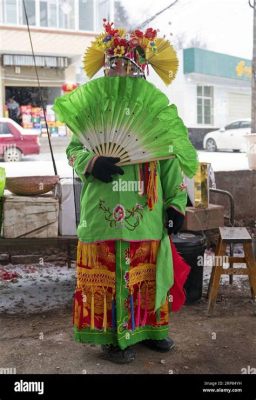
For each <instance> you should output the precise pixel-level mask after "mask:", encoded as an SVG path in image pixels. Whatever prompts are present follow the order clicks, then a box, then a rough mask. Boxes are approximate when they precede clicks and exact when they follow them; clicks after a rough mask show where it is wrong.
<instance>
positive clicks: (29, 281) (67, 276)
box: [0, 265, 256, 374]
mask: <svg viewBox="0 0 256 400" xmlns="http://www.w3.org/2000/svg"><path fill="white" fill-rule="evenodd" d="M15 272H16V274H15ZM209 272H210V267H206V268H205V271H204V293H205V291H206V289H207V284H208V281H209ZM8 274H9V275H8ZM1 276H2V280H0V281H1V282H0V283H1V285H0V304H1V308H0V326H1V331H0V368H16V372H17V373H22V374H23V373H50V374H56V373H57V374H58V373H72V374H86V373H87V374H118V373H124V374H141V373H145V374H155V373H160V374H202V373H210V374H213V373H216V374H231V373H234V374H240V373H241V372H245V371H252V368H256V336H255V332H256V306H255V304H253V303H252V302H251V300H250V296H249V293H250V291H249V286H248V283H247V279H246V277H238V276H237V277H235V281H234V284H233V286H230V285H229V284H228V281H227V278H225V279H223V280H222V284H221V290H220V293H219V298H218V302H217V304H216V308H215V311H214V313H213V315H212V316H211V317H208V316H207V313H206V308H207V302H206V299H205V296H203V298H202V299H201V300H200V301H199V302H198V303H196V304H193V305H190V306H184V307H183V309H182V310H181V312H179V313H177V314H174V315H172V316H171V320H170V336H171V337H172V338H173V339H174V340H175V343H176V347H175V349H174V350H172V351H171V352H170V353H167V354H166V353H165V354H161V353H155V352H153V351H151V350H149V349H146V348H144V347H143V346H142V345H140V344H138V345H136V346H135V349H136V352H137V358H136V360H135V361H134V362H133V363H132V364H129V365H124V366H120V365H115V364H112V363H110V362H108V361H105V360H103V359H102V357H101V351H100V348H99V347H98V346H94V345H88V344H80V343H76V342H74V340H73V334H72V294H73V290H74V286H75V271H74V268H72V269H68V268H66V267H62V268H58V267H54V266H51V265H44V266H39V265H34V266H33V265H31V266H30V267H28V266H26V267H25V266H11V265H9V266H5V267H2V270H1V271H0V277H1Z"/></svg>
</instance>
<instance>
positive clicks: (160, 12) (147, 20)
mask: <svg viewBox="0 0 256 400" xmlns="http://www.w3.org/2000/svg"><path fill="white" fill-rule="evenodd" d="M178 1H179V0H175V1H174V2H172V3H171V4H169V5H168V6H167V7H165V8H163V9H162V10H161V11H158V12H157V13H156V14H154V15H152V17H150V18H148V19H146V20H145V21H144V22H142V24H140V25H139V26H138V29H142V28H144V26H146V25H147V24H148V23H149V22H151V21H153V20H154V19H155V18H157V17H158V16H159V15H160V14H162V13H163V12H165V11H166V10H168V9H169V8H171V7H173V6H174V5H175V4H176V3H177V2H178Z"/></svg>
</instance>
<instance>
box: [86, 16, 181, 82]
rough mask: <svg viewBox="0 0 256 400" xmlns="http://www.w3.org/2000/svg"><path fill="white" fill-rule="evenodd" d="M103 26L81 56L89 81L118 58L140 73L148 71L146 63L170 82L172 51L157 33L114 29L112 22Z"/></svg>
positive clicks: (174, 59)
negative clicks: (128, 61) (102, 30)
mask: <svg viewBox="0 0 256 400" xmlns="http://www.w3.org/2000/svg"><path fill="white" fill-rule="evenodd" d="M103 27H104V32H103V33H101V34H100V35H98V36H97V37H96V39H95V40H94V41H93V42H92V44H91V47H89V48H88V49H87V50H86V53H85V55H84V59H83V64H84V70H85V72H86V74H87V76H88V77H89V78H92V77H93V76H94V75H95V74H96V72H98V71H99V70H100V68H102V67H105V68H106V69H108V68H110V60H111V59H112V60H113V57H114V58H117V57H120V58H126V59H129V60H131V61H132V62H133V64H134V63H135V64H136V65H137V66H138V68H139V69H140V70H141V71H143V72H144V71H145V69H147V71H148V65H149V64H150V65H151V66H152V67H153V68H154V70H155V71H156V73H157V74H158V75H159V76H160V78H161V79H162V80H163V81H164V82H165V83H166V84H167V85H168V84H170V83H171V82H172V80H173V79H174V78H175V75H176V72H177V69H178V59H177V56H176V52H175V50H174V49H173V47H172V45H171V44H170V42H169V41H168V40H166V39H164V38H157V33H158V31H157V30H154V29H152V28H147V29H146V30H145V32H143V31H141V30H139V29H136V30H134V31H131V32H126V31H125V30H124V29H120V28H119V29H115V28H114V24H113V22H112V23H110V22H108V21H107V20H106V19H104V20H103Z"/></svg>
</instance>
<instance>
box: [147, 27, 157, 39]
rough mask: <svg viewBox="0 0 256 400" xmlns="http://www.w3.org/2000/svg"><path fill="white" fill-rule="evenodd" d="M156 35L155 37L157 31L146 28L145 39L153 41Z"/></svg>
mask: <svg viewBox="0 0 256 400" xmlns="http://www.w3.org/2000/svg"><path fill="white" fill-rule="evenodd" d="M156 35H157V31H156V30H155V29H153V28H148V29H147V30H146V32H145V37H146V38H147V39H155V37H156Z"/></svg>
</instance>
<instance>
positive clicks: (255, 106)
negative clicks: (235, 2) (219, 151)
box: [248, 0, 256, 133]
mask: <svg viewBox="0 0 256 400" xmlns="http://www.w3.org/2000/svg"><path fill="white" fill-rule="evenodd" d="M248 1H249V6H250V7H251V8H253V55H252V103H251V114H252V130H251V132H252V133H256V0H248Z"/></svg>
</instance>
